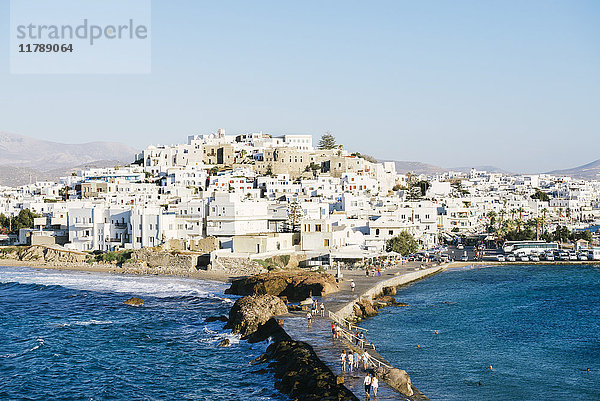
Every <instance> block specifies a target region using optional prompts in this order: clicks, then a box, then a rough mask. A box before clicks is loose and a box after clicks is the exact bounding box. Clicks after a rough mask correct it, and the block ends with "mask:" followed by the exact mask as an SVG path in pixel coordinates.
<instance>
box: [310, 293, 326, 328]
mask: <svg viewBox="0 0 600 401" xmlns="http://www.w3.org/2000/svg"><path fill="white" fill-rule="evenodd" d="M318 314H320V315H321V316H322V317H325V304H323V302H321V305H319V302H317V300H316V299H315V300H313V303H312V305H311V307H310V310H309V311H308V312H306V322H307V323H308V325H309V326H310V325H311V323H312V318H313V316H316V315H318Z"/></svg>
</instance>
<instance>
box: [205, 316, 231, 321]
mask: <svg viewBox="0 0 600 401" xmlns="http://www.w3.org/2000/svg"><path fill="white" fill-rule="evenodd" d="M227 319H228V318H227V316H222V315H221V316H209V317H207V318H206V319H204V322H205V323H211V322H226V321H227Z"/></svg>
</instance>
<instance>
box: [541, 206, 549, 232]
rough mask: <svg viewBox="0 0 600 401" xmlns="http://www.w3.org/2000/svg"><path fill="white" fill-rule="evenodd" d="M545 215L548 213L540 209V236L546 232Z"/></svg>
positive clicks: (546, 210)
mask: <svg viewBox="0 0 600 401" xmlns="http://www.w3.org/2000/svg"><path fill="white" fill-rule="evenodd" d="M546 213H548V209H546V208H543V209H542V234H544V233H545V232H546Z"/></svg>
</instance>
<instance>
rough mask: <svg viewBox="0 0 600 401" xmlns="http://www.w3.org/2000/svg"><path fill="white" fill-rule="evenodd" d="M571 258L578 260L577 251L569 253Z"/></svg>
mask: <svg viewBox="0 0 600 401" xmlns="http://www.w3.org/2000/svg"><path fill="white" fill-rule="evenodd" d="M569 260H577V254H576V253H575V252H571V253H569Z"/></svg>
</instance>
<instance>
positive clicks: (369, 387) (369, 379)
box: [363, 373, 371, 398]
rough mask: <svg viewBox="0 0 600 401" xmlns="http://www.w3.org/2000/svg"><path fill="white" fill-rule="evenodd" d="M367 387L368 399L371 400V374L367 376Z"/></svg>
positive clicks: (365, 382)
mask: <svg viewBox="0 0 600 401" xmlns="http://www.w3.org/2000/svg"><path fill="white" fill-rule="evenodd" d="M363 384H364V385H365V393H366V394H367V398H371V374H370V373H367V375H366V376H365V381H364V382H363Z"/></svg>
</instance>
